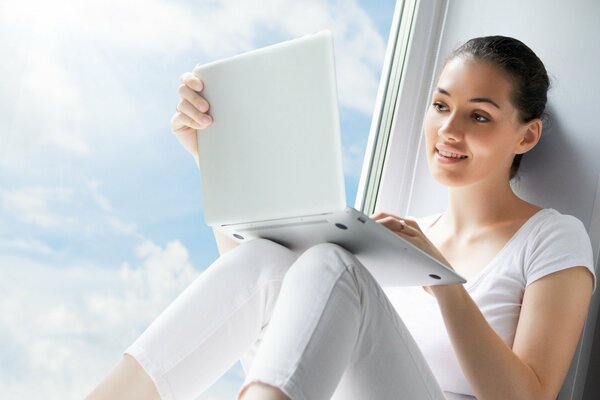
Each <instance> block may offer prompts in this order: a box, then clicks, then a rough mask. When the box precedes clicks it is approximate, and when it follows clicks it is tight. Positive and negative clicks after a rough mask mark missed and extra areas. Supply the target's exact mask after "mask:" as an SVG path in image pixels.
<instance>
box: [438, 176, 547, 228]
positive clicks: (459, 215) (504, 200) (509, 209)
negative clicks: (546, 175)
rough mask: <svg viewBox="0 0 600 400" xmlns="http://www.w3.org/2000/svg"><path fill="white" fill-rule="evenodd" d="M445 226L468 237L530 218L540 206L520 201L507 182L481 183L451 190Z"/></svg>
mask: <svg viewBox="0 0 600 400" xmlns="http://www.w3.org/2000/svg"><path fill="white" fill-rule="evenodd" d="M448 196H449V198H448V209H447V210H446V212H445V214H444V216H443V218H444V220H445V221H444V225H446V228H447V229H449V230H450V231H451V232H454V233H455V234H456V235H467V236H469V234H471V233H474V232H477V231H478V230H479V229H481V228H483V227H489V226H490V225H494V224H497V223H502V222H507V221H509V220H515V219H522V218H528V217H529V216H531V215H533V214H534V213H535V212H536V211H538V210H539V207H537V206H535V205H533V204H530V203H527V202H526V201H524V200H523V199H521V198H519V197H518V196H517V195H516V194H515V193H514V192H513V190H512V188H511V186H510V183H509V182H508V181H507V182H505V183H502V184H498V183H497V182H495V183H493V184H492V183H486V182H479V183H477V184H474V185H470V186H464V187H454V188H450V189H449V193H448Z"/></svg>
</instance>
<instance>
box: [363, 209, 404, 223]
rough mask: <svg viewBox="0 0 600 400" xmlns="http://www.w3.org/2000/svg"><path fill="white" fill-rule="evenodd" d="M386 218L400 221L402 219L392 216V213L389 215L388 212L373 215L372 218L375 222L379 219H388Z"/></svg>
mask: <svg viewBox="0 0 600 400" xmlns="http://www.w3.org/2000/svg"><path fill="white" fill-rule="evenodd" d="M386 217H393V218H398V219H399V218H400V217H398V216H397V215H394V214H390V213H387V212H384V211H380V212H378V213H377V214H374V215H371V217H370V218H371V219H373V220H375V221H377V220H379V219H382V218H386Z"/></svg>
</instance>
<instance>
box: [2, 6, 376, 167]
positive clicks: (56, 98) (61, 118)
mask: <svg viewBox="0 0 600 400" xmlns="http://www.w3.org/2000/svg"><path fill="white" fill-rule="evenodd" d="M0 7H1V8H0V10H1V12H0V26H2V30H1V31H0V32H2V33H3V37H4V40H2V41H0V50H2V51H3V53H4V54H5V55H6V56H7V59H9V60H11V62H8V63H6V64H5V65H4V66H1V67H0V72H2V73H1V74H0V88H3V90H2V92H1V93H0V104H5V105H7V106H8V109H13V110H14V112H13V113H12V114H13V115H12V117H11V118H10V120H4V121H2V120H0V138H1V139H2V142H3V148H4V149H3V150H0V156H1V157H0V165H2V166H4V167H5V168H13V169H14V168H15V166H18V167H19V168H21V169H22V168H27V164H24V163H22V161H23V159H24V157H26V156H30V157H31V156H33V155H34V154H36V153H35V152H33V149H40V148H43V147H40V146H44V145H45V144H50V145H52V146H56V147H57V148H58V149H60V150H61V151H63V152H66V153H67V154H72V155H75V156H87V155H91V154H93V149H94V148H97V147H99V146H102V147H106V144H109V145H110V146H112V145H113V143H114V138H113V137H110V135H101V136H100V137H96V136H93V132H94V131H96V132H97V128H98V127H99V126H105V128H106V133H107V134H109V133H110V132H111V131H114V130H115V129H119V127H121V129H128V130H129V132H128V139H127V138H122V140H121V141H122V142H123V141H124V140H125V139H127V140H132V139H131V138H132V137H143V136H142V135H146V134H147V132H145V131H144V129H143V128H139V124H140V123H141V121H145V120H147V119H148V118H149V116H148V115H147V114H146V113H144V112H142V111H141V109H140V102H141V97H140V95H139V94H136V93H133V92H132V89H131V88H130V87H129V86H128V85H129V84H130V83H129V82H127V81H125V82H124V81H123V80H122V79H123V78H122V77H117V76H115V72H114V69H115V67H114V66H115V65H124V63H130V62H132V60H133V59H134V58H136V57H137V58H139V59H140V60H145V59H146V58H144V57H153V56H154V57H155V56H159V57H168V58H169V59H174V58H176V57H181V56H183V55H184V54H187V55H189V54H197V55H198V57H199V60H198V61H199V62H201V61H211V60H215V59H217V58H220V57H224V56H227V55H232V54H236V53H239V52H243V51H247V50H250V49H252V48H255V47H258V46H259V45H262V44H261V43H263V44H264V36H265V34H266V33H268V32H271V33H272V34H270V36H269V37H274V38H279V39H278V40H283V39H286V38H293V37H297V36H300V35H304V34H307V33H312V32H314V31H317V30H321V29H331V30H332V32H333V34H334V40H335V49H336V66H337V71H338V83H339V85H338V89H339V96H340V104H341V106H343V107H348V108H350V109H352V110H355V111H356V112H360V113H363V114H365V115H370V113H371V112H372V107H373V103H374V99H375V95H376V91H377V79H376V77H377V76H378V74H379V70H380V65H381V62H382V60H383V54H384V51H385V39H384V38H382V37H381V36H380V35H379V34H378V32H377V30H376V27H375V26H374V24H373V22H372V21H371V20H370V18H369V17H368V15H367V14H366V12H365V11H364V10H363V9H362V8H361V7H360V6H359V5H358V4H357V3H356V1H354V0H331V1H324V0H304V1H302V2H297V1H294V0H213V1H207V2H200V3H196V4H186V3H184V2H169V1H166V0H132V1H127V2H121V1H118V0H87V1H79V0H59V1H54V2H47V1H44V0H5V1H3V2H2V6H0ZM273 32H274V33H273ZM276 40H277V39H276ZM259 42H260V43H259ZM15 44H16V45H15ZM200 58H201V59H200ZM12 60H20V61H12ZM148 60H155V59H154V58H148ZM151 62H153V63H155V61H151ZM154 67H155V65H154ZM191 67H192V66H191V65H190V69H191ZM181 72H183V71H181ZM132 73H133V72H132ZM161 79H170V80H172V81H173V85H174V86H173V91H175V86H176V81H177V77H175V76H174V77H172V78H168V77H161ZM7 80H10V81H7ZM142 98H143V97H142ZM132 124H133V125H135V124H138V127H137V128H134V127H133V125H132ZM94 127H96V129H93V128H94ZM103 136H107V137H103ZM138 140H139V139H138ZM133 143H135V141H134V142H133Z"/></svg>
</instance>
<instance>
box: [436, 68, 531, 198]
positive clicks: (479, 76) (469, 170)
mask: <svg viewBox="0 0 600 400" xmlns="http://www.w3.org/2000/svg"><path fill="white" fill-rule="evenodd" d="M511 90H512V82H511V80H510V78H509V77H508V75H507V74H506V73H504V72H503V71H501V70H499V69H498V68H496V67H494V66H492V65H491V64H488V63H485V62H482V61H477V60H473V59H465V58H462V57H456V58H454V59H452V60H450V61H449V62H448V63H447V64H446V66H445V67H444V70H443V71H442V74H441V75H440V78H439V81H438V84H437V87H436V88H435V89H434V93H433V97H432V99H431V102H430V105H429V108H428V110H427V113H426V115H425V121H424V131H425V136H426V143H427V161H428V164H429V169H430V171H431V174H432V175H433V177H434V178H435V179H436V180H437V181H438V182H440V183H441V184H443V185H446V186H450V187H457V186H466V185H471V184H475V183H479V182H483V181H488V182H491V183H493V182H494V181H497V182H500V181H502V182H508V180H509V171H510V166H511V164H512V160H513V158H514V155H515V153H516V152H517V151H519V149H520V148H521V147H520V146H519V144H520V143H521V142H522V139H523V136H524V134H525V131H526V130H527V129H526V127H525V125H524V124H521V123H520V122H519V119H518V111H517V109H516V108H515V107H514V106H513V105H512V103H511V102H510V94H511Z"/></svg>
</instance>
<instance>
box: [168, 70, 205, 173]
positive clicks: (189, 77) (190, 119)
mask: <svg viewBox="0 0 600 400" xmlns="http://www.w3.org/2000/svg"><path fill="white" fill-rule="evenodd" d="M180 81H181V84H180V85H179V88H178V89H177V91H178V93H179V97H180V101H179V103H178V104H177V111H176V112H175V114H174V115H173V117H172V118H171V132H173V134H174V135H175V136H176V137H177V139H178V140H179V142H180V143H181V144H182V146H183V147H184V148H185V149H186V150H187V151H189V152H190V154H191V155H192V157H194V160H195V161H196V164H198V163H199V159H198V158H199V156H198V133H197V130H198V129H206V128H208V127H209V126H210V125H211V124H212V121H213V120H212V117H211V116H210V115H208V114H207V113H208V109H209V104H208V101H206V99H205V98H204V97H202V96H200V94H199V93H200V92H201V91H202V89H204V84H203V82H202V81H201V80H200V79H199V78H198V77H196V76H195V75H194V74H192V73H191V72H186V73H184V74H183V75H181V78H180ZM198 165H199V164H198Z"/></svg>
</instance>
